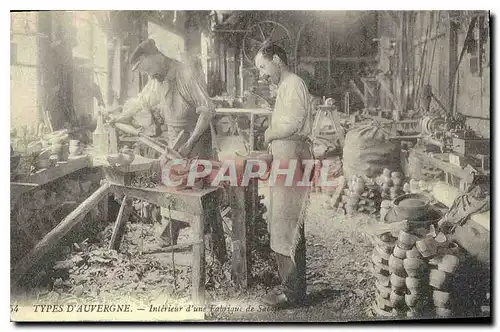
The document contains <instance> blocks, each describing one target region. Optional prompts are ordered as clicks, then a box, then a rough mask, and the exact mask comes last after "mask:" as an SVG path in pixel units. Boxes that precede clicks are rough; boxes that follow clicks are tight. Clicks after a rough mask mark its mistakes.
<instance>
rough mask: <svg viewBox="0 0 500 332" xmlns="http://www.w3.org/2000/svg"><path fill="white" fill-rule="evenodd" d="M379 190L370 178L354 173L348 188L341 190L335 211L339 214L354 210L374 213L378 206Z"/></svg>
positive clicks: (349, 212) (354, 211)
mask: <svg viewBox="0 0 500 332" xmlns="http://www.w3.org/2000/svg"><path fill="white" fill-rule="evenodd" d="M380 201H381V199H380V191H379V190H378V188H377V185H376V184H375V182H374V181H373V180H372V179H369V178H363V177H359V176H356V175H354V176H353V177H352V179H351V181H349V183H348V188H345V189H344V190H343V191H342V196H341V198H340V202H339V203H338V207H337V211H338V212H339V213H340V214H353V213H356V212H361V213H368V214H375V213H377V212H378V211H379V208H380Z"/></svg>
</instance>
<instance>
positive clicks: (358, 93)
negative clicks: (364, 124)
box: [349, 80, 367, 107]
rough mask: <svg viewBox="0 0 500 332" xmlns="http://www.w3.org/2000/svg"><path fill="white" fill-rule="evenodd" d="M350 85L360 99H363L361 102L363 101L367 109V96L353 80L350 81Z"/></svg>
mask: <svg viewBox="0 0 500 332" xmlns="http://www.w3.org/2000/svg"><path fill="white" fill-rule="evenodd" d="M349 85H351V88H352V90H353V91H354V93H355V94H357V95H358V97H359V98H361V100H362V101H363V104H364V105H365V107H366V104H367V101H366V98H365V95H364V94H363V93H362V92H361V90H359V88H358V86H357V85H356V83H355V82H354V81H353V80H350V81H349Z"/></svg>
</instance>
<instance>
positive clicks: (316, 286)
mask: <svg viewBox="0 0 500 332" xmlns="http://www.w3.org/2000/svg"><path fill="white" fill-rule="evenodd" d="M326 202H327V196H325V195H323V194H320V193H312V194H311V204H310V206H309V211H308V214H307V215H308V218H307V223H306V241H307V286H308V289H307V292H308V299H307V303H306V305H305V306H303V307H301V308H294V309H287V310H279V311H265V310H263V311H261V312H257V313H248V314H247V313H245V314H240V315H237V314H231V315H222V314H218V313H213V316H212V317H211V319H214V320H218V319H229V320H254V321H352V320H356V321H358V320H365V319H373V316H372V315H371V312H370V310H369V306H370V305H371V303H372V302H373V299H374V294H375V286H374V279H373V278H372V276H371V272H370V268H369V257H370V252H371V250H373V246H372V244H371V243H370V242H369V240H368V239H367V238H366V237H365V236H364V235H363V234H362V233H360V232H359V231H358V229H359V228H360V227H362V226H364V225H367V224H369V223H371V222H374V221H375V220H374V219H373V218H370V217H369V216H367V215H358V216H352V217H348V216H340V215H336V213H335V212H334V210H330V209H327V208H326V207H325V205H326V204H325V203H326ZM264 294H265V289H264V288H263V287H258V288H257V289H250V290H249V291H248V292H245V294H244V296H243V297H242V298H241V299H239V301H237V302H236V301H232V303H235V304H239V303H241V304H243V303H245V304H246V303H251V304H253V305H254V307H255V308H257V309H256V310H258V308H259V302H258V297H259V296H262V295H264ZM260 308H263V307H260Z"/></svg>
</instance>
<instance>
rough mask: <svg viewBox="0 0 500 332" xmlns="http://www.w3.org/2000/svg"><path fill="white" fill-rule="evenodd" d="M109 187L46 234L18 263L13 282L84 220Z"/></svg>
mask: <svg viewBox="0 0 500 332" xmlns="http://www.w3.org/2000/svg"><path fill="white" fill-rule="evenodd" d="M109 189H110V185H109V184H107V183H105V184H103V185H102V186H101V187H100V188H99V189H97V190H96V191H95V192H94V193H93V194H92V195H91V196H90V197H89V198H87V199H86V200H85V201H83V202H82V203H81V204H80V205H79V206H78V207H77V208H76V209H74V210H73V211H72V212H71V213H70V214H68V215H67V216H66V218H64V219H63V220H62V221H61V222H60V223H59V224H58V225H57V226H56V227H55V228H54V229H53V230H52V231H50V232H49V233H48V234H47V235H45V237H44V238H43V239H42V240H41V241H40V242H38V243H37V244H36V246H35V247H34V248H33V249H32V250H31V251H30V252H29V253H28V254H27V255H26V256H24V257H23V258H22V259H21V260H20V261H19V262H18V263H17V264H16V266H15V267H14V269H13V273H12V282H13V283H17V282H18V281H19V279H20V278H21V277H23V275H24V274H25V273H26V272H28V270H29V269H30V268H31V267H32V266H33V265H35V264H37V263H38V262H39V261H40V259H41V258H42V257H43V256H44V255H45V254H46V253H48V252H49V251H50V250H51V249H52V248H53V247H54V246H55V245H56V244H57V243H58V242H59V241H60V240H61V239H62V238H63V237H64V236H65V235H66V234H67V233H68V232H69V231H70V230H71V229H73V227H75V226H76V225H78V224H79V223H80V222H81V221H82V220H83V217H85V215H86V214H87V213H88V212H89V211H90V210H92V209H93V208H94V207H95V206H96V205H97V204H98V203H99V201H100V200H101V199H102V198H103V197H105V196H106V195H107V194H108V192H109Z"/></svg>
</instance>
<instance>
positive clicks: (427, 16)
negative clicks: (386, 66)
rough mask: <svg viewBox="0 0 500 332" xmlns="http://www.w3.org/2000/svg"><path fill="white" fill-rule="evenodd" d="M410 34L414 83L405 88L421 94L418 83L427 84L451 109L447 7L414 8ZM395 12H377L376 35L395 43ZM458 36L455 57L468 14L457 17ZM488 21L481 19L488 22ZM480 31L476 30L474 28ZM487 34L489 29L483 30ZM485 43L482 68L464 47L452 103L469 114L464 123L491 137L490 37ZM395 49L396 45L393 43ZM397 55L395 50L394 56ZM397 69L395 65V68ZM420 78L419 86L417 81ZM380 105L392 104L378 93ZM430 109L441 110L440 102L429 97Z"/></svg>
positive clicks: (393, 63)
mask: <svg viewBox="0 0 500 332" xmlns="http://www.w3.org/2000/svg"><path fill="white" fill-rule="evenodd" d="M412 15H414V16H413V17H412V24H411V29H412V34H413V41H412V44H413V47H412V48H410V50H409V54H408V56H409V57H413V59H412V61H413V66H414V76H412V77H410V79H411V80H413V82H415V83H414V84H413V86H411V87H409V88H408V89H409V90H410V91H411V89H412V88H416V89H417V91H416V93H417V94H418V95H420V93H421V85H422V84H430V85H431V86H432V90H433V93H434V94H435V96H436V97H437V98H438V99H439V100H440V101H441V103H442V104H443V106H444V107H445V108H447V109H448V110H450V105H449V100H450V87H449V82H450V70H451V68H450V66H451V64H450V19H449V13H448V11H434V12H429V11H425V12H423V11H421V12H413V14H412ZM394 16H395V14H394V15H392V16H391V13H389V12H387V11H384V12H382V13H380V14H379V20H378V35H379V36H385V37H389V38H392V39H393V40H394V41H395V42H396V45H397V43H398V42H399V43H400V42H401V25H400V24H401V22H400V21H397V20H396V19H395V18H394ZM457 21H458V25H457V35H458V36H457V37H458V38H457V39H458V42H457V43H456V52H457V59H458V58H459V57H460V52H461V50H462V48H463V47H464V42H465V39H466V36H467V30H468V26H469V23H470V18H464V17H462V18H460V19H458V20H457ZM487 25H488V22H484V25H483V27H484V26H487ZM476 33H477V34H476V35H479V31H476ZM485 33H486V34H489V31H487V32H485ZM484 40H485V43H484V44H483V46H482V49H483V55H482V61H481V65H482V68H481V70H479V69H478V65H477V63H478V62H477V59H478V55H477V54H476V53H474V52H472V53H471V52H469V51H466V52H465V54H464V56H463V59H462V60H461V62H460V65H459V67H458V74H457V75H458V76H457V81H456V86H455V103H454V107H455V109H456V111H457V112H458V113H460V114H463V115H466V116H468V118H467V123H468V124H469V126H471V128H472V129H473V130H475V131H476V132H478V133H479V134H481V135H483V136H484V137H490V129H489V128H490V121H489V117H490V112H491V110H490V59H489V52H490V40H489V38H484ZM396 49H397V46H396ZM397 56H399V54H398V53H397V51H396V54H395V56H394V57H395V58H396V57H397ZM397 60H398V59H391V67H392V68H394V67H396V66H397V62H398V61H397ZM395 69H397V68H395ZM398 75H399V72H396V73H395V74H394V75H393V76H394V84H393V88H394V90H393V91H394V94H395V97H396V98H397V99H400V98H401V96H400V95H399V94H400V91H399V90H398V89H397V87H399V86H400V78H399V77H398ZM419 81H420V87H418V86H419V84H418V82H419ZM381 98H382V102H381V105H383V106H385V107H391V106H392V105H391V103H390V102H388V101H387V100H385V99H387V98H385V96H381ZM419 105H420V104H419V100H418V98H416V99H415V106H416V107H417V108H418V106H419ZM431 109H435V110H440V109H441V108H440V107H439V105H438V104H437V103H436V102H435V101H432V103H431Z"/></svg>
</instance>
